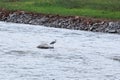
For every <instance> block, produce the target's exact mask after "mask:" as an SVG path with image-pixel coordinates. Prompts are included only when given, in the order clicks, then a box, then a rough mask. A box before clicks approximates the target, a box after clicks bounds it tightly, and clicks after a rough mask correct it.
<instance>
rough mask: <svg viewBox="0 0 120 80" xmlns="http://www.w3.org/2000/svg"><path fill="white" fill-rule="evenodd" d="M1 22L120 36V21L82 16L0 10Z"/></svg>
mask: <svg viewBox="0 0 120 80" xmlns="http://www.w3.org/2000/svg"><path fill="white" fill-rule="evenodd" d="M0 21H6V22H14V23H23V24H33V25H44V26H47V27H55V28H66V29H74V30H85V31H93V32H105V33H118V34H120V20H107V19H94V18H86V17H80V16H60V15H51V14H41V13H33V12H25V11H9V10H6V9H0Z"/></svg>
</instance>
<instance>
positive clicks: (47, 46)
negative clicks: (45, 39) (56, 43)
mask: <svg viewBox="0 0 120 80" xmlns="http://www.w3.org/2000/svg"><path fill="white" fill-rule="evenodd" d="M37 48H40V49H53V48H54V47H53V46H50V45H48V44H40V45H38V46H37Z"/></svg>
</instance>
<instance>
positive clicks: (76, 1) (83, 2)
mask: <svg viewBox="0 0 120 80" xmlns="http://www.w3.org/2000/svg"><path fill="white" fill-rule="evenodd" d="M9 1H10V0H0V8H7V9H9V10H25V11H32V12H40V13H47V14H60V15H78V16H87V17H95V18H108V19H120V0H18V1H15V2H9Z"/></svg>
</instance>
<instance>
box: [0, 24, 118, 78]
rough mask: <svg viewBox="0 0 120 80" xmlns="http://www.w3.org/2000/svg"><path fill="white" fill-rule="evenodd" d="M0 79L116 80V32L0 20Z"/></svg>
mask: <svg viewBox="0 0 120 80" xmlns="http://www.w3.org/2000/svg"><path fill="white" fill-rule="evenodd" d="M55 39H56V40H57V43H56V44H55V45H54V47H55V48H54V49H38V48H36V47H37V46H38V45H39V44H41V43H50V42H51V41H53V40H55ZM0 80H120V35H117V34H105V33H93V32H85V31H77V30H67V29H57V28H48V27H43V26H36V25H25V24H13V23H5V22H0Z"/></svg>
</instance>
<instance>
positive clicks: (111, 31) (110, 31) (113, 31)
mask: <svg viewBox="0 0 120 80" xmlns="http://www.w3.org/2000/svg"><path fill="white" fill-rule="evenodd" d="M108 32H109V33H117V30H108Z"/></svg>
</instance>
